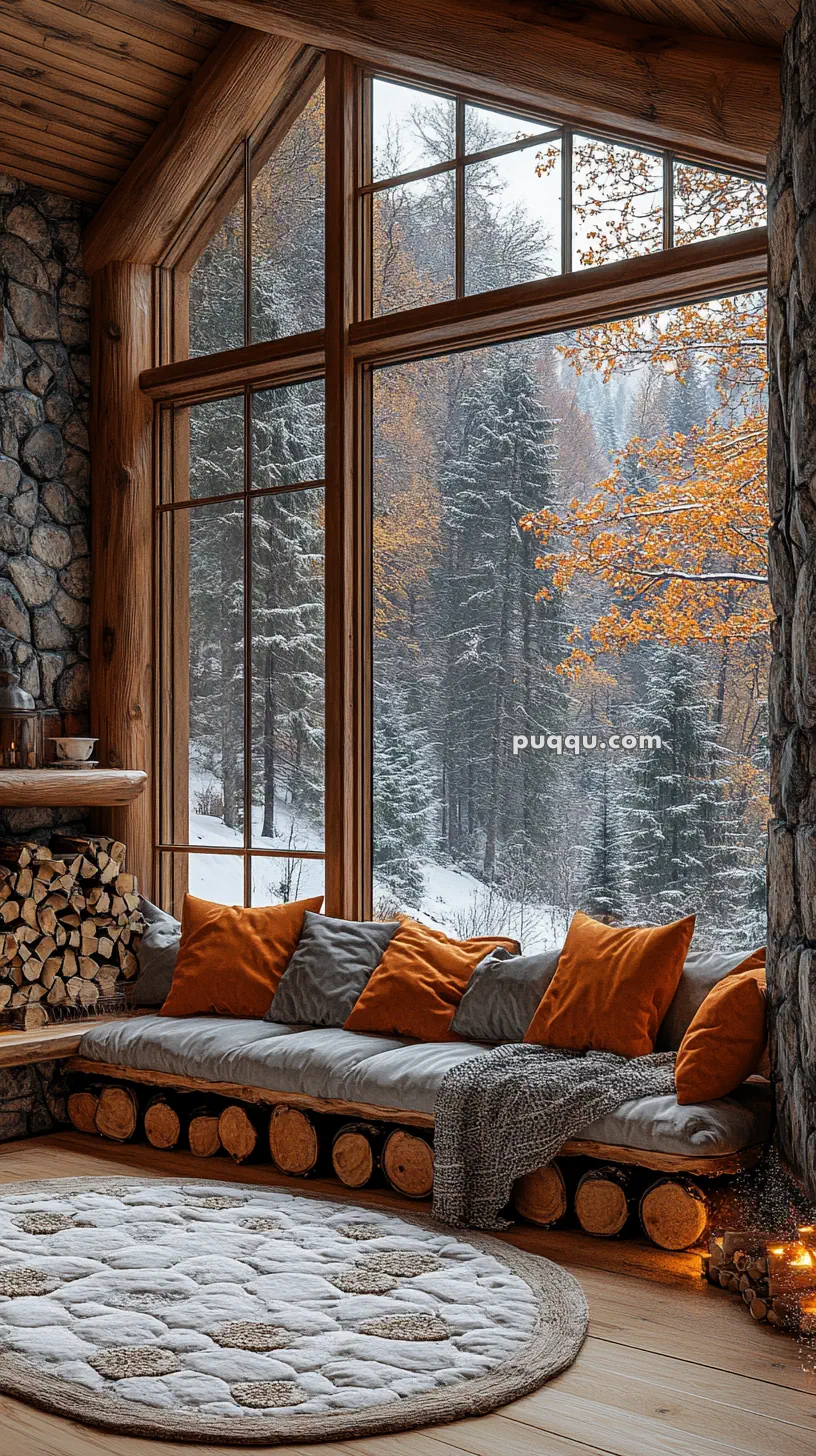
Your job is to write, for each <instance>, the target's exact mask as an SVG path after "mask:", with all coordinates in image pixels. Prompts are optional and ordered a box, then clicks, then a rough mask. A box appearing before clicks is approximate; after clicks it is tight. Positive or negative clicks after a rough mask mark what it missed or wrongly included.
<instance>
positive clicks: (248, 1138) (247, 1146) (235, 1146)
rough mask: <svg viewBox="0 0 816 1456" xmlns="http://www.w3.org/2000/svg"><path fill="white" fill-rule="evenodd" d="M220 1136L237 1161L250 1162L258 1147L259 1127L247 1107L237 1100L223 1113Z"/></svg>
mask: <svg viewBox="0 0 816 1456" xmlns="http://www.w3.org/2000/svg"><path fill="white" fill-rule="evenodd" d="M218 1136H219V1138H220V1139H221V1146H222V1147H223V1148H224V1150H225V1152H228V1153H229V1155H230V1157H231V1158H232V1160H233V1162H235V1163H246V1162H248V1161H249V1159H250V1158H251V1157H252V1155H253V1153H255V1151H256V1150H257V1148H258V1143H259V1135H258V1129H257V1127H256V1126H255V1123H254V1121H253V1119H252V1118H251V1117H250V1115H249V1113H248V1111H247V1109H246V1108H245V1107H241V1106H240V1104H239V1103H237V1102H234V1103H231V1104H230V1106H229V1107H225V1108H224V1111H223V1112H222V1113H221V1116H220V1117H219V1119H218Z"/></svg>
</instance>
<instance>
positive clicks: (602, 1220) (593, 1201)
mask: <svg viewBox="0 0 816 1456" xmlns="http://www.w3.org/2000/svg"><path fill="white" fill-rule="evenodd" d="M632 1202H633V1199H632V1175H631V1173H630V1172H628V1171H627V1170H625V1169H623V1168H616V1167H614V1166H613V1165H611V1164H607V1165H606V1166H604V1167H601V1168H590V1169H589V1171H588V1172H586V1173H584V1175H583V1177H582V1178H581V1179H580V1180H579V1182H578V1187H577V1188H576V1190H575V1216H576V1218H577V1219H578V1222H579V1224H580V1225H581V1228H582V1229H583V1230H584V1232H585V1233H588V1234H594V1235H595V1236H596V1237H597V1238H605V1239H608V1238H613V1237H614V1236H615V1234H619V1233H620V1232H621V1230H622V1229H623V1228H624V1226H625V1224H626V1223H627V1221H628V1218H629V1214H630V1213H631V1211H632Z"/></svg>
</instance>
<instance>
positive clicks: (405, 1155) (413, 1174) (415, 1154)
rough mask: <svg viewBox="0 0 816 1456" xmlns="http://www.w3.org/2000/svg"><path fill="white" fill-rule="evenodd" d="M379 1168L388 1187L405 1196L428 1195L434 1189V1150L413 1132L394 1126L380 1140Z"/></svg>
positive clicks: (418, 1196)
mask: <svg viewBox="0 0 816 1456" xmlns="http://www.w3.org/2000/svg"><path fill="white" fill-rule="evenodd" d="M382 1168H383V1172H384V1173H385V1176H386V1178H387V1179H388V1182H389V1183H390V1184H391V1187H392V1188H393V1189H394V1190H395V1192H397V1193H402V1194H403V1195H404V1196H405V1197H406V1198H428V1197H430V1194H431V1192H432V1191H433V1178H434V1152H433V1148H432V1147H431V1145H430V1143H428V1142H426V1141H425V1139H424V1138H421V1137H417V1136H416V1134H415V1133H411V1132H403V1130H402V1128H395V1129H394V1131H393V1132H390V1133H389V1134H388V1136H387V1138H386V1139H385V1142H384V1143H383V1150H382Z"/></svg>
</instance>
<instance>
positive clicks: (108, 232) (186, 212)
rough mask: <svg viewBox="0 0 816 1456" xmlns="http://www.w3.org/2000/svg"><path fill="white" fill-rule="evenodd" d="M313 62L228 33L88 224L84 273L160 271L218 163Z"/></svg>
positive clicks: (297, 50)
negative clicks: (120, 268)
mask: <svg viewBox="0 0 816 1456" xmlns="http://www.w3.org/2000/svg"><path fill="white" fill-rule="evenodd" d="M313 61H314V53H313V52H311V51H309V50H308V49H307V50H304V47H303V45H302V43H300V42H298V41H297V40H293V39H289V38H285V37H281V36H273V35H259V34H257V33H253V32H251V31H246V30H241V29H240V27H238V26H233V27H232V28H231V30H230V31H228V33H227V36H226V38H225V40H224V41H223V42H222V44H221V45H219V46H218V47H217V48H216V50H215V51H213V53H212V55H211V56H210V58H209V59H208V60H207V61H205V63H204V65H203V66H202V67H201V69H200V70H199V71H198V72H197V73H196V75H195V76H194V78H193V80H192V82H191V83H190V86H189V87H188V89H187V90H186V91H185V93H184V94H183V95H182V96H180V97H179V99H178V100H177V101H176V102H175V103H174V104H173V106H171V108H170V110H169V111H168V113H167V116H166V118H165V120H164V121H163V122H162V123H161V125H160V126H158V127H157V128H156V130H155V132H154V133H153V135H152V136H151V137H150V139H149V141H148V142H147V143H146V144H145V146H144V147H143V148H142V150H141V152H140V153H139V155H138V157H136V159H135V161H134V162H133V163H132V165H131V166H130V167H129V168H128V170H127V172H126V173H125V175H124V177H123V178H122V180H121V181H120V182H119V183H118V184H117V186H116V187H115V188H114V190H113V192H112V193H111V195H110V197H109V198H108V199H107V201H106V202H105V203H104V205H103V206H102V207H101V208H100V210H99V212H97V213H96V215H95V217H94V218H93V219H92V220H91V222H90V223H89V224H88V227H87V228H86V230H85V237H84V242H83V258H84V264H85V269H86V271H87V272H88V273H95V272H96V271H97V269H99V268H103V267H104V266H105V265H106V264H107V263H110V262H113V261H129V262H135V263H147V264H158V263H161V262H162V261H163V260H164V257H165V254H166V253H167V251H168V249H169V248H170V247H171V245H172V244H173V242H174V239H175V237H176V235H177V233H178V232H179V231H180V230H181V229H182V228H183V227H184V226H185V225H186V224H187V222H188V220H189V218H190V216H191V215H192V214H194V213H195V212H196V211H197V210H198V209H199V208H200V206H201V201H202V198H204V197H206V195H207V192H208V190H209V188H210V186H211V184H212V180H213V178H214V177H216V176H218V175H219V174H220V173H221V171H222V169H223V165H224V161H225V158H227V157H228V156H229V154H230V152H231V151H232V150H233V149H234V148H235V146H236V144H237V143H238V142H240V141H241V139H242V138H243V137H244V136H246V135H247V134H248V133H250V132H251V131H253V130H254V128H255V127H256V126H258V125H259V123H260V122H261V121H262V120H263V118H264V117H265V116H266V115H267V113H268V111H269V110H270V108H271V107H272V105H273V104H274V103H275V101H276V99H277V98H281V97H282V98H286V97H287V95H288V91H289V89H290V88H291V87H293V86H295V87H296V86H297V85H298V84H299V82H300V80H301V77H302V69H303V67H304V65H306V66H307V67H308V66H309V65H311V64H312V63H313Z"/></svg>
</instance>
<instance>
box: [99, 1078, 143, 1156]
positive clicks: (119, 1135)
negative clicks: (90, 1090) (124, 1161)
mask: <svg viewBox="0 0 816 1456" xmlns="http://www.w3.org/2000/svg"><path fill="white" fill-rule="evenodd" d="M138 1123H139V1103H138V1101H137V1099H136V1094H135V1093H134V1092H132V1091H131V1089H130V1087H105V1088H104V1090H103V1091H102V1093H101V1094H100V1097H99V1105H98V1107H97V1109H96V1118H95V1125H96V1130H97V1132H101V1134H102V1136H103V1137H106V1138H111V1139H112V1140H113V1142H116V1143H126V1142H129V1141H130V1139H131V1138H132V1137H133V1135H134V1133H135V1132H136V1128H137V1126H138Z"/></svg>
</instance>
